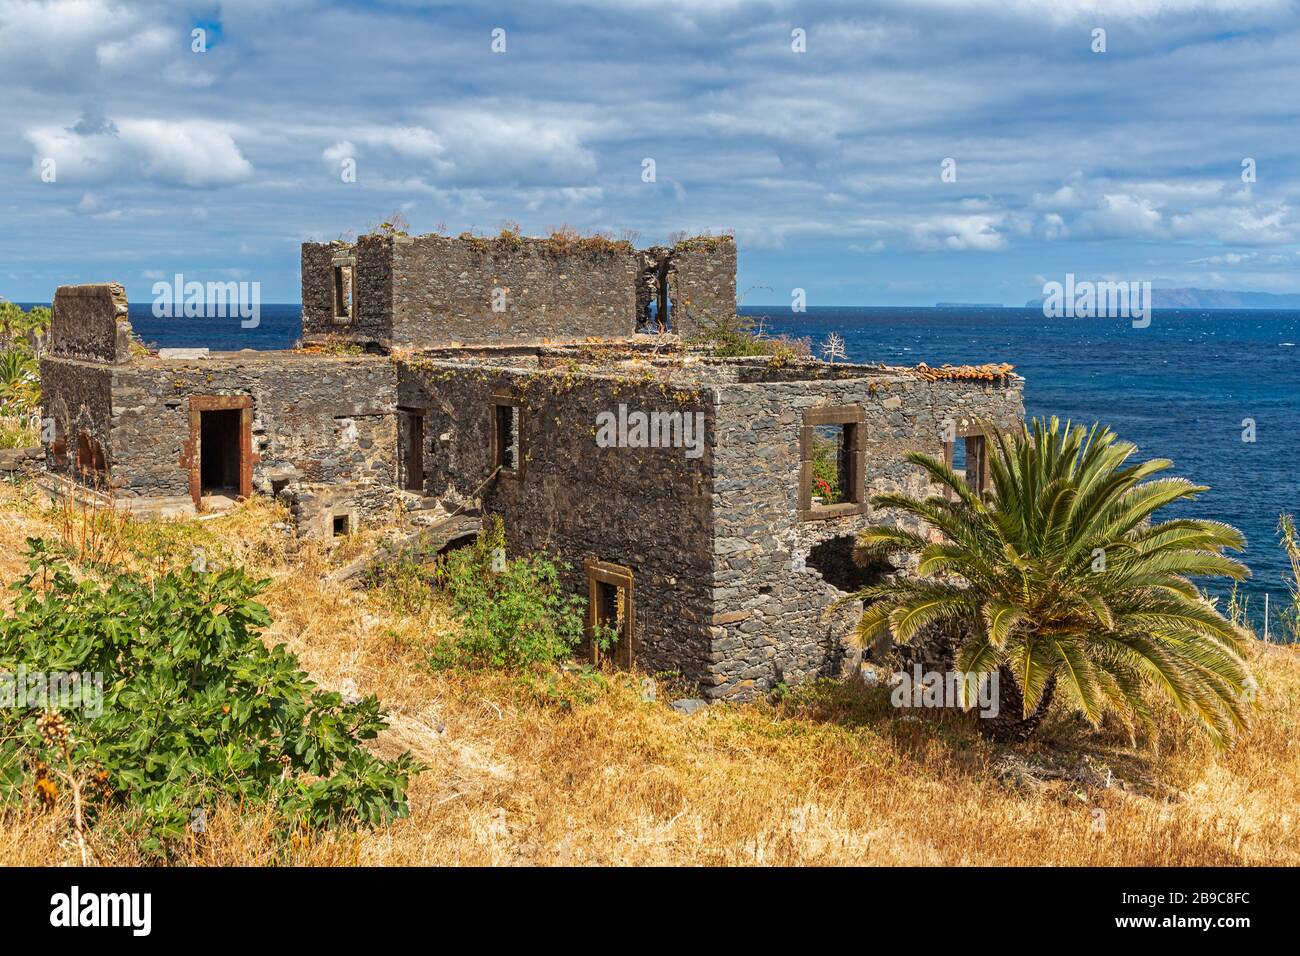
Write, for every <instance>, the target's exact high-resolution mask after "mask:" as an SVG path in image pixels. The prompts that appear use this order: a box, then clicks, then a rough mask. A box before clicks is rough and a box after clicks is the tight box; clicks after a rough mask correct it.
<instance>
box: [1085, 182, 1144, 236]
mask: <svg viewBox="0 0 1300 956" xmlns="http://www.w3.org/2000/svg"><path fill="white" fill-rule="evenodd" d="M1160 225H1161V221H1160V210H1159V209H1157V208H1156V207H1155V204H1154V203H1153V202H1152V201H1151V200H1149V199H1143V198H1139V197H1137V196H1129V195H1126V194H1124V193H1115V194H1111V193H1107V194H1105V195H1103V196H1102V197H1101V205H1100V206H1099V207H1098V208H1095V209H1090V210H1088V211H1087V212H1085V213H1083V214H1082V215H1080V216H1079V218H1078V230H1077V232H1078V234H1079V235H1080V236H1082V237H1085V238H1090V239H1141V238H1148V237H1152V236H1155V235H1158V234H1159V231H1160Z"/></svg>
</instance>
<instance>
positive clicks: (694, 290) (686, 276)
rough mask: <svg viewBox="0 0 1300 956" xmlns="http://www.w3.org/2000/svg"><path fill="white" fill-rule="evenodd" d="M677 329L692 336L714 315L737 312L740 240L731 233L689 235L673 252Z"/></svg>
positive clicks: (718, 317)
mask: <svg viewBox="0 0 1300 956" xmlns="http://www.w3.org/2000/svg"><path fill="white" fill-rule="evenodd" d="M672 270H673V271H672V273H671V276H672V281H673V283H674V284H675V286H676V288H675V289H674V290H673V298H674V299H675V300H676V313H675V315H674V316H673V321H672V325H673V331H674V332H676V333H677V334H678V335H683V336H686V337H690V336H692V335H695V334H697V333H698V332H699V331H700V329H701V327H702V326H703V325H705V324H706V323H707V322H708V321H709V320H710V319H720V318H729V317H731V316H734V315H735V314H736V243H735V241H734V240H733V239H731V238H730V237H729V236H720V237H709V236H704V237H700V238H698V239H687V240H685V241H683V242H682V243H680V244H679V245H678V247H677V248H675V249H674V250H673V253H672Z"/></svg>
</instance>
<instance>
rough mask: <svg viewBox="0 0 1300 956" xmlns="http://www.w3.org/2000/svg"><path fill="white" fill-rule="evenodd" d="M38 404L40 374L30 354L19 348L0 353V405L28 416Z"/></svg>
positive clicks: (39, 399)
mask: <svg viewBox="0 0 1300 956" xmlns="http://www.w3.org/2000/svg"><path fill="white" fill-rule="evenodd" d="M40 402H41V389H40V372H39V369H38V366H37V364H36V360H35V358H34V357H33V356H32V355H31V353H29V352H27V351H25V350H24V349H22V348H19V347H15V348H12V349H8V350H6V351H4V352H0V405H7V406H9V407H10V408H11V409H12V410H13V411H14V412H16V413H18V414H29V413H30V412H32V411H33V410H34V409H35V408H36V406H38V405H39V404H40Z"/></svg>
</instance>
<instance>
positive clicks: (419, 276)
mask: <svg viewBox="0 0 1300 956" xmlns="http://www.w3.org/2000/svg"><path fill="white" fill-rule="evenodd" d="M735 272H736V250H735V244H734V242H732V241H731V240H730V239H729V238H721V239H719V238H709V237H702V238H699V239H694V240H685V241H683V242H679V243H677V244H676V245H674V246H672V247H671V248H669V247H655V248H653V249H650V250H643V251H637V250H635V249H632V248H631V246H629V245H627V244H620V243H610V242H594V243H593V242H588V243H587V244H586V245H585V246H584V245H581V244H575V245H572V246H568V245H565V244H563V243H557V242H556V241H555V240H542V239H528V238H522V237H513V238H512V237H510V236H509V235H507V236H505V237H503V238H501V239H493V240H488V239H470V238H462V239H449V238H445V237H440V236H424V237H418V238H407V237H384V236H366V237H363V238H362V239H360V240H358V241H356V242H353V243H341V242H340V243H329V244H320V243H306V244H304V245H303V247H302V284H303V289H302V293H303V324H304V340H305V341H306V342H308V343H326V342H328V343H330V344H331V346H333V345H336V344H338V343H339V341H340V340H342V342H343V343H344V344H349V343H350V345H351V346H352V347H351V348H335V347H330V348H326V349H315V350H311V349H308V350H294V351H286V352H238V353H221V354H214V355H211V356H209V357H206V358H185V359H178V358H160V357H157V356H147V355H132V354H131V350H130V348H129V339H130V326H129V325H128V324H127V322H126V314H125V309H126V301H125V296H124V295H123V294H122V291H121V287H119V286H81V287H65V288H62V289H60V290H59V292H58V295H57V296H56V298H55V309H54V322H53V329H52V331H51V336H50V341H51V348H50V350H49V351H48V352H47V353H46V355H45V357H44V359H43V361H42V364H41V376H42V385H43V389H44V394H45V414H46V416H47V418H50V419H53V421H54V429H53V434H52V436H51V438H50V440H49V442H48V444H47V447H46V449H45V466H46V469H47V470H49V471H51V472H62V473H63V474H65V475H70V476H72V477H74V478H76V479H78V480H81V481H83V482H85V483H87V484H93V485H95V486H98V487H104V486H109V487H111V488H113V489H114V491H115V494H116V496H117V498H118V500H119V501H122V502H124V503H125V504H127V505H128V506H130V507H132V508H135V509H139V510H141V511H144V512H150V511H152V512H160V513H184V512H188V513H192V512H193V511H194V509H195V508H196V507H199V506H201V505H204V504H206V503H208V502H209V501H215V500H218V499H220V498H229V497H237V496H241V495H251V494H266V495H276V496H278V497H279V498H280V499H281V500H282V501H283V502H284V503H285V504H286V505H287V507H288V510H289V514H290V515H291V517H292V520H293V522H294V524H295V525H296V526H297V527H298V529H299V532H300V533H301V534H303V535H310V536H316V537H320V538H324V539H330V538H332V537H334V536H337V535H340V534H348V533H351V532H353V531H356V530H358V529H360V528H366V527H375V526H383V525H386V524H389V523H391V522H393V521H394V520H395V519H396V517H397V515H398V513H399V511H406V512H412V511H417V512H423V513H425V514H426V515H428V516H430V517H431V518H432V519H436V518H437V516H438V515H439V514H446V513H449V512H452V511H462V510H463V511H464V512H467V513H470V514H475V513H477V514H480V515H482V516H483V517H485V518H489V517H500V518H501V519H502V520H503V522H504V525H505V528H506V533H507V541H508V545H509V550H510V552H511V553H513V554H522V553H529V552H534V551H539V550H544V551H548V552H551V553H552V554H554V555H556V556H558V557H559V558H560V560H562V561H563V562H564V563H565V564H566V565H567V570H566V572H565V575H566V582H567V584H568V586H569V587H570V588H571V589H572V590H573V591H574V592H575V593H578V594H581V595H583V596H587V595H589V594H590V595H594V596H596V598H597V600H596V602H595V603H594V604H593V605H592V608H593V610H592V612H591V613H592V615H593V616H599V617H600V620H602V621H609V620H622V621H624V622H626V623H630V625H631V637H630V641H627V640H625V641H624V642H621V643H620V644H619V645H618V649H617V650H616V651H611V652H610V653H611V656H612V657H613V659H614V660H615V661H617V662H618V663H621V664H623V665H626V664H628V663H635V664H636V665H637V666H639V667H641V668H643V669H646V670H648V671H651V672H658V671H675V672H678V673H681V674H682V675H684V676H685V677H686V678H688V679H689V680H691V681H693V682H695V683H696V684H698V685H699V687H700V692H701V695H702V696H705V697H708V698H714V699H717V698H738V699H744V698H748V697H751V696H753V695H754V694H757V693H762V692H764V691H767V690H770V689H772V688H774V687H776V686H777V685H779V684H781V683H786V684H795V683H798V682H800V681H802V680H806V679H808V678H811V677H815V676H821V675H833V674H836V673H840V672H842V671H844V670H845V669H847V668H851V667H852V666H853V665H854V664H855V663H856V661H857V660H858V654H859V652H858V651H856V650H853V649H851V647H850V646H849V645H848V643H846V641H845V636H846V634H847V633H848V632H849V631H850V630H851V629H852V626H853V624H854V623H855V621H856V616H857V613H858V612H859V608H857V607H856V606H855V605H853V604H851V603H850V604H845V605H842V606H840V607H839V608H838V610H837V609H836V607H835V606H836V604H837V602H839V601H840V599H842V598H844V597H845V596H846V595H847V594H850V593H851V592H853V591H855V590H856V589H857V588H858V587H860V586H861V585H862V584H863V583H865V582H867V581H869V580H873V579H874V578H875V577H877V576H878V575H880V574H882V573H891V572H893V571H894V570H895V569H893V568H891V567H877V568H866V569H863V568H858V567H857V566H856V565H855V564H854V563H853V561H852V560H851V551H852V543H853V536H854V534H855V533H856V531H857V530H858V529H860V528H861V527H862V526H863V525H865V524H866V523H868V522H873V521H878V520H885V521H889V520H897V519H896V516H893V515H889V514H878V513H876V512H874V511H873V508H872V505H871V504H870V498H871V496H872V495H873V494H877V493H879V492H882V491H893V490H906V491H908V492H911V493H917V494H921V493H924V492H926V490H927V489H926V486H925V479H924V478H923V476H922V474H921V473H920V472H919V471H918V470H917V469H916V468H914V467H913V466H911V465H909V464H907V463H906V462H905V461H904V456H905V455H906V454H907V453H908V452H910V451H914V450H920V451H926V452H930V453H933V454H935V455H946V456H951V455H953V454H954V452H955V451H956V449H958V448H964V449H965V453H966V468H967V471H968V473H969V474H970V475H971V477H972V480H978V476H979V475H980V474H981V473H982V469H981V464H980V463H981V461H985V460H986V458H984V457H982V456H983V455H986V453H987V444H986V439H985V438H984V437H983V436H987V435H989V434H992V433H993V432H997V431H1002V430H1007V429H1010V428H1013V427H1016V426H1017V425H1018V424H1019V422H1020V421H1021V418H1022V416H1023V405H1022V385H1023V382H1022V380H1021V379H1020V378H1019V377H1018V376H1015V375H1013V374H1009V373H1005V374H998V375H994V376H992V377H991V378H990V379H989V380H987V381H976V380H970V379H967V378H963V377H961V376H960V375H953V376H949V377H944V376H936V375H935V373H934V372H933V371H931V372H929V373H927V374H925V375H922V374H921V373H919V372H918V371H917V370H915V369H908V368H888V367H883V366H869V365H834V366H829V365H826V364H824V363H820V362H816V361H813V360H806V361H780V360H774V361H769V360H767V359H764V358H754V359H720V358H716V357H713V356H710V355H709V354H707V353H706V352H702V351H699V350H697V349H694V348H688V347H685V346H683V344H682V342H681V340H680V338H679V337H678V336H666V335H633V333H634V332H635V331H636V330H637V329H638V328H640V327H641V326H643V325H644V321H645V318H646V316H647V306H648V303H649V302H651V301H671V302H672V303H673V315H674V322H673V325H674V331H675V332H678V333H685V334H687V335H689V334H690V333H692V332H693V331H694V330H696V329H698V328H699V327H700V325H702V324H703V323H706V322H707V321H708V320H709V319H710V318H712V317H720V316H728V315H732V314H734V310H735V288H736V287H735ZM494 305H495V306H496V307H494ZM356 346H361V347H362V348H356ZM363 353H364V354H363ZM637 413H644V414H645V415H646V417H647V421H650V422H653V423H654V424H653V425H652V426H651V428H650V429H649V430H648V432H647V431H642V432H638V431H637V430H636V429H635V428H628V427H626V426H627V425H628V424H629V422H633V421H635V415H636V414H637ZM614 420H621V421H622V422H623V426H622V430H621V431H619V430H617V429H616V430H614V431H613V432H611V431H609V430H607V426H608V423H609V422H611V421H614ZM687 422H689V423H691V425H692V426H695V425H696V423H698V431H696V429H695V428H692V429H691V430H690V431H689V432H688V431H687V430H686V429H685V428H684V427H683V426H684V424H685V423H687ZM674 428H675V429H676V430H675V431H674ZM647 434H648V435H649V436H651V437H650V438H647ZM611 435H613V436H614V439H613V440H610V438H611ZM696 436H698V438H699V440H698V442H695V441H691V440H688V439H694V438H695V437H696ZM968 439H969V441H968ZM828 455H829V456H830V457H829V458H828V457H827V456H828ZM950 460H951V459H950ZM827 468H830V469H832V472H833V473H834V474H835V475H836V476H837V484H838V485H839V488H840V492H841V495H840V498H836V497H834V491H833V490H829V491H828V489H829V488H830V486H829V485H827V486H825V487H823V486H822V485H820V484H819V476H823V475H825V474H826V471H825V469H827ZM818 469H820V471H819V470H818ZM823 480H824V479H823ZM209 496H212V497H211V498H210V497H209ZM918 530H921V531H922V532H925V529H918ZM624 633H625V634H626V633H627V631H626V628H625V631H624Z"/></svg>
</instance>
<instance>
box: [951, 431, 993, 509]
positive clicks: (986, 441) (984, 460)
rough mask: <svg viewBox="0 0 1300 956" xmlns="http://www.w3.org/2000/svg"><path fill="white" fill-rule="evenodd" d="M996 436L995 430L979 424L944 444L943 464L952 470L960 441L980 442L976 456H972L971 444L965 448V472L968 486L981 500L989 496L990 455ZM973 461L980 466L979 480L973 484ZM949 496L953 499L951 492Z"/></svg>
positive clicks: (960, 432) (959, 432) (959, 433)
mask: <svg viewBox="0 0 1300 956" xmlns="http://www.w3.org/2000/svg"><path fill="white" fill-rule="evenodd" d="M994 434H995V433H994V431H993V429H991V428H989V427H988V426H986V425H978V424H976V425H969V426H967V427H966V428H964V429H962V430H960V431H958V432H957V433H956V434H955V435H954V436H953V438H952V440H951V441H945V442H944V443H943V463H944V464H945V465H947V466H948V467H949V468H952V466H953V460H954V458H955V452H956V448H957V442H959V441H961V442H966V441H969V440H970V439H977V440H978V442H979V445H978V448H979V452H978V453H976V454H975V455H972V454H971V451H972V448H971V446H970V445H969V444H968V445H967V446H966V448H965V459H966V467H965V469H964V470H965V472H966V484H967V485H968V486H969V487H970V489H971V490H972V491H973V492H975V494H976V496H978V497H979V498H981V499H983V498H985V497H987V496H988V494H989V485H990V473H989V455H990V453H991V449H992V442H993V436H994ZM972 459H973V460H975V461H976V462H977V463H978V466H979V467H978V475H977V479H978V480H977V481H976V482H971V480H970V469H971V461H972ZM947 494H948V497H949V498H951V497H953V494H952V492H951V491H949V492H947Z"/></svg>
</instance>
